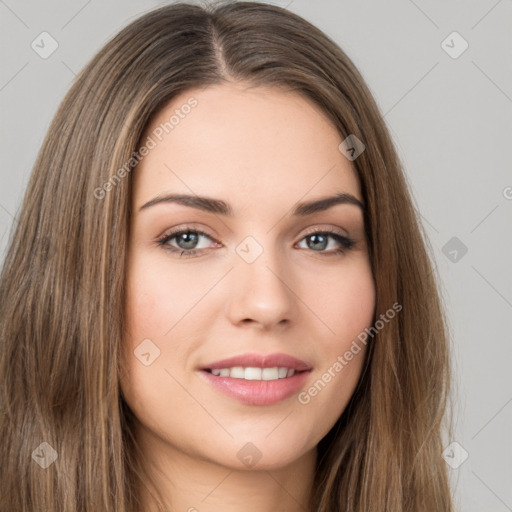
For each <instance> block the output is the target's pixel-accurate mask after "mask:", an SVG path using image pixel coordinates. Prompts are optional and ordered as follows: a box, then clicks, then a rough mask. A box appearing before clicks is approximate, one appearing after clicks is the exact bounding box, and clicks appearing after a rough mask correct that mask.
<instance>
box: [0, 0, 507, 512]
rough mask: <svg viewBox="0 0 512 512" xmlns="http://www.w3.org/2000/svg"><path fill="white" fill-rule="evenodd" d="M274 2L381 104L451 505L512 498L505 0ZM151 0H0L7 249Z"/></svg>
mask: <svg viewBox="0 0 512 512" xmlns="http://www.w3.org/2000/svg"><path fill="white" fill-rule="evenodd" d="M273 3H275V4H277V5H281V6H283V7H288V8H289V9H290V10H291V11H293V12H296V13H297V14H299V15H301V16H303V17H305V18H306V19H308V20H309V21H311V22H312V23H313V24H315V25H317V26H318V27H319V28H321V29H322V30H323V31H325V32H326V33H327V34H328V35H329V36H330V37H332V38H333V39H334V40H335V41H336V42H337V43H338V44H339V45H340V46H341V47H342V48H343V49H344V50H345V51H346V52H347V54H348V55H349V56H350V57H351V58H352V60H353V61H354V63H355V64H356V66H358V68H359V69H360V71H361V72H362V74H363V76H364V77H365V79H366V80H367V83H368V85H369V86H370V89H371V90H372V92H373V94H374V95H375V98H376V100H377V102H378V104H379V106H380V108H381V111H382V113H383V115H384V116H385V119H386V121H387V124H388V126H389V129H390V130H391V134H392V136H393V137H394V140H395V143H396V145H397V148H398V151H399V154H400V157H401V159H402V162H403V164H404V166H405V170H406V173H407V177H408V180H409V182H410V187H411V190H412V193H413V195H414V198H415V201H416V205H417V209H418V211H419V212H420V213H421V216H422V220H423V222H424V225H425V227H426V230H427V233H428V236H429V239H430V241H431V244H432V257H433V258H434V259H435V262H436V264H437V270H438V272H439V274H440V276H441V280H442V286H443V290H442V291H443V295H444V297H445V302H446V308H447V310H448V315H449V321H450V327H451V329H452V334H453V336H452V343H453V356H454V367H455V381H456V385H457V389H456V395H455V396H456V401H455V406H456V407H455V416H456V420H457V425H456V426H457V428H456V436H455V439H448V440H446V443H445V444H446V446H448V444H450V443H451V442H454V441H456V442H457V443H459V444H460V446H461V447H462V448H463V449H464V450H466V451H467V452H468V454H469V457H468V458H467V460H465V461H464V462H462V459H463V457H462V454H463V453H464V452H462V448H460V447H458V446H457V447H456V448H455V450H454V453H450V455H451V456H452V457H451V459H450V462H451V464H452V465H454V466H458V467H456V468H455V469H452V468H451V467H450V468H449V470H450V474H451V477H452V478H453V483H454V485H455V484H456V488H455V494H456V498H457V503H458V509H459V510H463V511H467V512H477V511H478V512H480V511H485V512H505V511H507V510H510V511H512V485H511V482H512V372H511V371H510V370H511V362H512V343H511V341H512V340H511V335H510V331H511V327H512V326H511V318H512V315H511V313H512V275H511V272H510V271H509V267H510V261H512V258H511V256H512V236H511V233H512V231H511V229H510V228H511V222H510V221H511V217H512V173H511V172H510V163H511V153H510V146H511V142H512V138H511V135H512V115H511V114H512V99H511V98H512V89H511V85H512V59H511V55H510V54H511V50H510V49H511V48H512V43H511V38H512V2H511V1H510V0H499V1H496V0H481V1H462V0H458V1H456V0H451V1H441V0H437V1H423V2H420V0H415V1H414V2H413V1H412V0H392V1H388V2H378V1H373V2H371V1H359V2H347V1H340V0H338V1H334V0H322V1H315V2H313V1H310V2H308V1H307V0H292V1H291V2H290V0H285V1H274V2H273ZM159 5H162V4H161V3H158V2H156V1H150V0H145V1H144V0H130V1H127V0H123V1H122V0H111V1H109V2H100V1H99V0H89V1H86V0H72V1H67V2H63V1H62V2H57V1H45V2H36V1H35V0H31V1H26V2H19V1H16V0H0V39H1V42H0V48H1V51H2V61H1V62H2V66H1V71H0V105H1V114H2V115H1V125H0V130H1V133H0V144H1V154H2V166H1V169H0V258H3V254H4V253H5V249H6V246H7V242H8V237H9V230H10V227H11V225H12V223H13V219H14V218H15V217H16V215H17V211H18V208H19V206H20V202H21V198H22V195H23V192H24V189H25V186H26V183H27V180H28V177H29V173H30V171H31V168H32V165H33V163H34V160H35V157H36V154H37V151H38V149H39V147H40V145H41V142H42V140H43V137H44V134H45V132H46V130H47V128H48V126H49V123H50V121H51V119H52V117H53V115H54V114H55V111H56V109H57V106H58V104H59V102H60V100H61V99H62V97H63V96H64V94H65V93H66V91H67V90H68V88H69V86H70V84H71V82H72V80H73V78H74V75H75V74H76V73H77V72H78V71H79V70H80V69H81V68H82V67H83V66H84V65H85V64H86V62H87V61H88V60H89V59H90V58H91V57H92V56H93V54H94V53H95V52H96V51H97V50H98V49H99V48H100V47H102V46H103V45H104V43H105V42H106V41H107V40H108V39H109V38H110V37H111V36H113V35H114V34H115V33H116V32H118V30H119V29H121V28H122V27H124V26H125V25H126V24H128V23H129V22H130V21H132V20H134V19H135V18H136V17H138V16H139V15H141V14H142V13H144V12H146V11H148V10H150V9H152V8H154V7H157V6H159ZM43 31H47V32H49V33H50V34H51V36H52V37H53V38H54V39H55V40H56V41H57V42H58V48H57V50H56V51H55V52H54V53H53V54H52V55H50V56H49V57H48V58H46V59H43V58H42V57H40V56H39V54H38V53H36V51H34V50H33V49H32V47H31V44H32V42H33V41H35V43H38V42H39V43H38V44H39V45H40V46H42V43H41V42H40V41H41V37H39V35H40V34H41V32H43ZM453 31H456V32H458V33H459V34H460V36H461V37H462V38H463V39H464V40H465V41H467V43H468V44H469V47H468V48H467V50H466V51H464V52H463V53H462V54H460V55H457V54H458V53H459V52H460V50H461V49H462V48H463V41H462V40H461V39H457V37H458V36H455V38H454V37H453V36H451V37H448V39H446V38H447V36H449V35H450V34H451V33H452V32H453ZM445 40H446V41H445ZM443 41H445V43H443ZM49 44H50V42H49V39H46V40H45V48H46V50H48V48H50V46H49ZM445 50H447V51H449V52H451V53H452V55H453V56H456V57H457V58H453V57H452V56H450V55H449V54H448V53H447V51H445ZM41 51H42V50H41ZM507 55H508V57H507ZM454 237H455V238H456V239H455V240H451V239H452V238H454ZM450 240H451V241H450ZM447 244H448V245H447ZM464 248H466V249H467V253H465V254H464ZM507 261H508V262H509V263H508V264H507V263H506V262H507ZM461 462H462V463H461Z"/></svg>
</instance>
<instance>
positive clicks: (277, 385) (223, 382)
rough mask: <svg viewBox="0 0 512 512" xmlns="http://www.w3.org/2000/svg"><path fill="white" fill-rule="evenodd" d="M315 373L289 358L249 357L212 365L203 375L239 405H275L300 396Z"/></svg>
mask: <svg viewBox="0 0 512 512" xmlns="http://www.w3.org/2000/svg"><path fill="white" fill-rule="evenodd" d="M311 371H312V367H311V365H309V364H308V363H306V362H304V361H301V360H300V359H296V358H294V357H292V356H289V355H287V354H271V355H267V356H261V355H258V354H245V355H242V356H235V357H232V358H229V359H224V360H222V361H217V362H215V363H211V364H208V365H207V366H205V367H202V368H200V375H201V376H202V377H203V378H204V379H205V380H206V382H208V383H209V384H210V385H212V386H213V387H214V389H216V390H218V391H220V392H221V393H222V394H224V395H227V396H228V397H230V398H232V399H235V400H237V401H239V402H242V403H244V404H247V405H272V404H275V403H278V402H281V401H283V400H286V399H287V398H290V397H291V396H293V395H294V394H296V393H298V392H299V391H300V389H301V388H303V387H304V385H305V383H306V380H307V378H308V376H309V374H310V373H311Z"/></svg>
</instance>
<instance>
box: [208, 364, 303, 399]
mask: <svg viewBox="0 0 512 512" xmlns="http://www.w3.org/2000/svg"><path fill="white" fill-rule="evenodd" d="M200 373H201V375H203V376H204V378H205V379H206V380H207V381H208V382H210V384H212V386H214V387H215V388H217V389H218V390H219V391H221V392H222V393H224V394H226V395H227V396H230V397H232V398H235V399H236V400H238V401H240V402H242V403H245V404H248V405H271V404H275V403H278V402H281V401H282V400H286V399H287V398H289V397H291V396H293V395H294V394H296V393H298V391H299V390H300V389H301V388H302V387H303V386H304V384H305V382H306V380H307V378H308V375H309V374H310V370H309V371H304V372H298V373H295V374H294V375H292V376H291V377H286V378H285V379H277V380H245V379H233V378H231V377H220V376H217V375H213V374H212V373H210V372H207V371H205V370H202V371H201V372H200Z"/></svg>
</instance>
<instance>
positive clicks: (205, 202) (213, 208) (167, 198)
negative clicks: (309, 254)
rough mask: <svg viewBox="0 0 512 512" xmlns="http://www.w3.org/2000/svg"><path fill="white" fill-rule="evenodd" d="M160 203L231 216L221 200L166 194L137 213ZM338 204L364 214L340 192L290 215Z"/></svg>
mask: <svg viewBox="0 0 512 512" xmlns="http://www.w3.org/2000/svg"><path fill="white" fill-rule="evenodd" d="M162 203H164V204H168V203H178V204H181V205H183V206H188V207H190V208H196V209H198V210H203V211H205V212H210V213H215V214H219V215H226V216H229V217H232V216H233V209H232V207H231V206H230V204H229V203H226V202H225V201H223V200H221V199H214V198H212V197H204V196H197V195H188V194H167V195H164V196H157V197H155V198H153V199H151V200H150V201H148V202H147V203H144V204H143V205H142V206H141V207H140V209H139V211H142V210H146V209H147V208H150V207H151V206H155V205H157V204H162ZM338 204H351V205H354V206H357V207H359V208H360V209H361V210H362V211H363V212H364V204H363V203H362V202H361V201H359V199H357V197H355V196H353V195H352V194H348V193H346V192H341V193H338V194H336V195H334V196H328V197H322V198H320V199H315V200H313V201H306V202H303V203H299V204H297V205H295V208H294V209H293V211H292V215H294V216H299V217H305V216H307V215H311V214H313V213H317V212H323V211H325V210H328V209H329V208H332V207H333V206H336V205H338Z"/></svg>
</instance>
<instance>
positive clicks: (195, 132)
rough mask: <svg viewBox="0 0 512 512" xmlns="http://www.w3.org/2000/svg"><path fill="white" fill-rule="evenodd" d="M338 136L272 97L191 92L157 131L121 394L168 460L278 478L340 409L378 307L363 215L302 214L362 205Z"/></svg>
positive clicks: (141, 205) (160, 120)
mask: <svg viewBox="0 0 512 512" xmlns="http://www.w3.org/2000/svg"><path fill="white" fill-rule="evenodd" d="M172 116H173V117H172ZM165 123H167V125H165ZM148 137H149V138H148ZM341 141H342V139H341V137H340V136H339V134H338V133H337V131H336V130H335V128H334V127H333V126H332V125H331V124H330V122H329V121H328V119H327V118H326V117H325V116H324V114H323V113H322V112H321V110H320V109H319V108H318V107H316V106H314V104H313V103H311V102H310V101H309V100H306V99H304V98H303V97H301V96H299V95H297V94H296V93H289V92H283V90H280V89H275V88H274V89H271V88H262V87H258V88H253V89H250V90H249V89H244V88H243V87H242V86H241V85H218V86H212V87H209V88H206V89H197V90H191V91H188V92H186V93H183V94H182V95H180V96H178V97H176V98H175V99H173V101H172V102H171V103H170V104H169V105H168V106H166V108H164V109H163V110H162V111H160V112H159V113H158V114H157V115H156V116H154V118H153V119H152V120H151V123H150V126H149V127H148V129H147V131H146V133H145V135H144V137H143V144H144V145H145V146H146V149H147V150H146V151H144V150H142V151H141V152H140V153H139V154H140V155H142V156H143V158H142V160H141V162H140V164H139V165H138V167H137V168H136V169H135V170H134V171H133V173H134V174H133V179H134V189H133V203H132V213H133V215H132V224H131V233H130V245H129V255H128V268H127V297H126V298H127V303H126V311H127V326H126V327H127V331H126V340H125V347H126V352H125V354H124V356H125V357H126V361H127V365H128V370H129V373H128V374H127V376H126V377H125V378H124V379H122V382H121V386H122V390H123V394H124V397H125V399H126V401H127V403H128V405H129V406H130V408H131V409H132V411H133V412H134V414H135V416H136V417H137V420H138V431H139V435H140V436H143V438H144V439H145V442H146V445H147V446H152V447H153V448H154V449H155V450H156V451H157V452H158V454H159V455H162V456H163V455H164V454H167V453H168V454H176V453H178V452H179V453H180V454H182V455H183V454H184V455H186V456H190V457H192V458H194V459H200V460H203V461H210V462H214V463H216V464H220V465H223V466H227V467H231V468H244V467H253V466H255V465H256V467H258V468H267V469H270V468H276V467H279V466H284V465H285V464H289V463H291V462H293V461H295V460H297V459H298V458H299V457H302V456H305V455H307V454H308V453H309V454H311V453H313V452H314V449H315V447H316V445H317V443H318V442H319V441H320V440H321V439H322V437H324V436H325V435H326V434H327V432H328V431H329V430H330V429H331V427H332V426H333V425H334V423H335V422H336V420H337V419H338V418H339V416H340V415H341V413H342V412H343V410H344V408H345V406H346V404H347V402H348V401H349V399H350V397H351V395H352V393H353V392H354V389H355V387H356V384H357V381H358V378H359V376H360V372H361V369H362V365H363V360H364V355H365V347H364V346H361V344H359V345H360V348H359V349H358V351H356V350H353V351H352V352H351V354H352V357H350V356H349V355H348V356H347V355H346V352H347V351H350V348H351V346H352V347H353V346H354V345H353V344H352V342H353V341H354V340H357V336H358V334H359V333H361V331H363V330H364V329H365V328H366V327H369V326H370V325H371V322H372V319H373V311H374V303H375V289H374V282H373V278H372V273H371V268H370V264H369V259H368V253H367V245H366V240H365V230H364V223H363V211H362V209H361V207H360V206H358V205H357V204H355V203H356V201H353V202H350V200H349V201H347V200H345V201H340V202H338V203H334V202H333V203H330V207H328V208H326V207H325V206H329V205H327V204H323V206H322V203H318V204H316V206H315V205H310V206H306V205H308V204H309V203H311V202H316V201H319V200H321V199H325V198H332V197H335V196H336V195H337V194H345V196H344V197H345V198H346V197H350V196H352V197H353V198H355V199H357V200H359V201H361V202H362V196H361V190H360V186H359V182H358V178H357V175H356V173H355V170H354V168H353V164H352V163H351V162H350V161H348V160H347V158H346V157H345V156H344V155H343V154H342V153H341V152H340V150H339V149H338V146H339V145H340V143H341ZM144 155H145V156H144ZM172 195H183V196H187V198H186V199H183V201H182V202H180V201H173V200H171V198H170V196H172ZM202 198H207V199H202ZM326 232H327V233H326ZM351 344H352V345H351ZM226 359H232V360H231V361H224V362H223V360H226ZM342 360H343V364H342V363H341V361H342ZM336 363H338V364H336ZM340 366H341V367H342V368H341V369H340ZM261 368H266V369H265V370H261ZM283 368H284V369H283ZM291 370H295V374H294V375H292V373H293V371H291ZM216 374H217V375H216Z"/></svg>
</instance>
